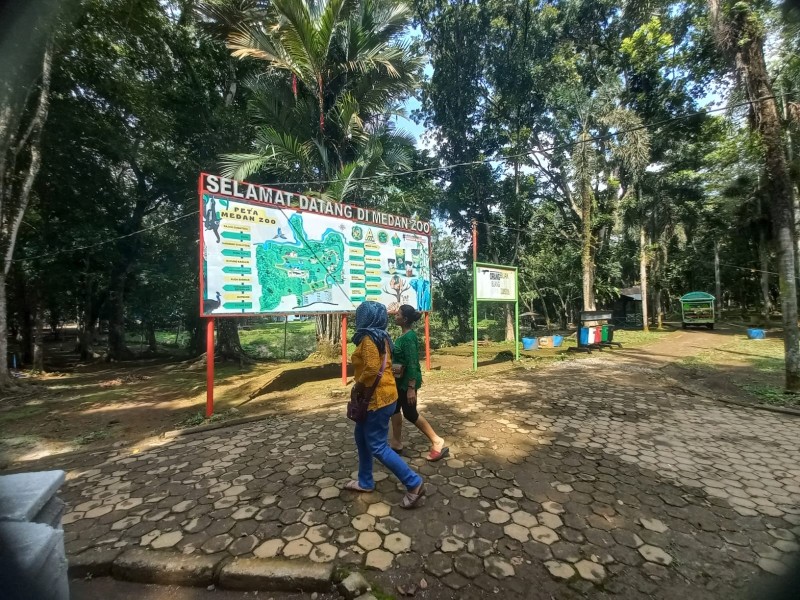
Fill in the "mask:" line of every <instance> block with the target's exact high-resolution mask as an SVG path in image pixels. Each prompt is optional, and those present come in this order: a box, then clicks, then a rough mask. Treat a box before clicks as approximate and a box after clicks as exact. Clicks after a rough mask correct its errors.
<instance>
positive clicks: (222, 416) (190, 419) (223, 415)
mask: <svg viewBox="0 0 800 600" xmlns="http://www.w3.org/2000/svg"><path fill="white" fill-rule="evenodd" d="M239 416H241V413H240V412H239V411H238V410H236V409H235V408H230V409H228V410H224V411H220V412H216V413H214V414H213V415H211V418H210V419H206V416H205V413H204V412H203V411H198V412H196V413H192V414H190V415H187V416H185V417H184V418H183V419H181V420H180V421H178V422H177V423H176V424H175V427H176V428H178V429H188V428H190V427H199V426H200V425H209V424H211V423H220V422H222V421H230V420H231V419H234V418H236V417H239Z"/></svg>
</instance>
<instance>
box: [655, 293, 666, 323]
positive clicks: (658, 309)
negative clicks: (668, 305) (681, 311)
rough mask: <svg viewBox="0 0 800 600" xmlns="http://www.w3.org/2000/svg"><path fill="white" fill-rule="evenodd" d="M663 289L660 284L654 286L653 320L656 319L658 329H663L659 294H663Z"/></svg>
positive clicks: (662, 312)
mask: <svg viewBox="0 0 800 600" xmlns="http://www.w3.org/2000/svg"><path fill="white" fill-rule="evenodd" d="M663 292H664V290H662V289H661V287H660V286H657V287H656V293H655V306H654V310H655V313H656V314H655V320H656V328H657V329H658V330H661V329H664V318H663V317H664V310H663V308H662V306H661V296H662V295H663Z"/></svg>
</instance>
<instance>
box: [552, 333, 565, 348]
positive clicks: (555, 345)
mask: <svg viewBox="0 0 800 600" xmlns="http://www.w3.org/2000/svg"><path fill="white" fill-rule="evenodd" d="M563 341H564V336H561V335H554V336H553V348H560V347H561V343H562V342H563Z"/></svg>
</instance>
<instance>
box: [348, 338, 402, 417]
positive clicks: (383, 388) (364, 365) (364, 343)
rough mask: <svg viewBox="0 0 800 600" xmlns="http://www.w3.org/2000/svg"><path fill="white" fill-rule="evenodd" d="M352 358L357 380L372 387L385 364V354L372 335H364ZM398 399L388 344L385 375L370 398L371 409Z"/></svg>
mask: <svg viewBox="0 0 800 600" xmlns="http://www.w3.org/2000/svg"><path fill="white" fill-rule="evenodd" d="M351 360H352V361H353V369H354V370H355V381H356V382H361V383H363V384H364V386H365V387H366V388H367V389H369V388H371V387H372V385H373V384H374V383H375V377H377V376H378V371H380V370H381V364H383V356H381V355H380V353H379V352H378V347H377V346H376V345H375V342H373V341H372V338H371V337H369V336H364V339H363V340H361V343H360V344H359V345H358V348H356V351H355V352H353V356H352V359H351ZM396 401H397V386H396V385H395V381H394V375H393V374H392V353H391V351H390V350H389V348H388V344H387V348H386V368H385V369H384V370H383V377H381V381H380V383H378V387H376V388H375V393H374V394H372V398H370V401H369V410H378V409H379V408H383V407H384V406H388V405H389V404H391V403H392V402H396Z"/></svg>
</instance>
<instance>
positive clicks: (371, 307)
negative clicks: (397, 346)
mask: <svg viewBox="0 0 800 600" xmlns="http://www.w3.org/2000/svg"><path fill="white" fill-rule="evenodd" d="M388 326H389V315H388V313H387V312H386V307H385V306H384V305H383V304H380V303H379V302H373V301H371V300H368V301H367V302H363V303H362V304H361V305H359V307H358V308H357V309H356V334H355V335H354V336H353V343H354V344H355V345H356V346H358V345H359V344H360V343H361V340H363V339H364V337H365V336H369V337H370V338H371V339H372V341H373V342H374V343H375V345H376V346H377V347H378V352H380V353H381V354H383V353H384V352H385V350H386V343H387V342H388V343H389V348H390V349H391V351H392V352H394V344H393V343H392V338H391V336H390V335H389V332H388V331H386V328H387V327H388Z"/></svg>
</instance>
